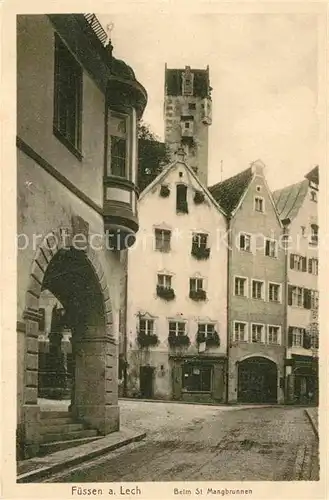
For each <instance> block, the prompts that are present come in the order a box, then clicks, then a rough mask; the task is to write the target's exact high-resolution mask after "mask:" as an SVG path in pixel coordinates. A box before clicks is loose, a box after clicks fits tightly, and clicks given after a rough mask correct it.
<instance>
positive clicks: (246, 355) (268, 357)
mask: <svg viewBox="0 0 329 500" xmlns="http://www.w3.org/2000/svg"><path fill="white" fill-rule="evenodd" d="M248 358H265V359H268V360H269V361H272V362H273V363H275V364H276V365H277V362H276V361H275V359H274V358H272V357H271V356H268V354H263V353H262V352H255V353H252V354H251V353H249V354H245V355H244V356H241V358H240V359H238V360H237V361H236V364H239V363H242V361H245V360H246V359H248Z"/></svg>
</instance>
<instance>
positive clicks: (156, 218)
mask: <svg viewBox="0 0 329 500" xmlns="http://www.w3.org/2000/svg"><path fill="white" fill-rule="evenodd" d="M139 216H140V221H141V227H140V230H139V232H138V236H137V240H136V244H135V245H134V246H133V247H131V248H130V249H129V250H128V296H127V338H126V346H127V361H128V366H127V371H126V377H127V379H126V395H127V396H130V397H142V398H155V399H174V400H184V401H208V402H209V401H213V402H215V401H217V402H225V397H226V376H225V374H226V350H227V345H226V338H227V333H226V321H227V319H226V313H227V302H226V301H227V287H226V285H227V278H226V273H227V247H226V244H225V236H226V219H225V215H224V214H223V212H222V210H221V209H220V208H219V206H218V205H217V204H216V202H215V201H214V200H213V198H212V197H211V195H210V193H209V192H208V191H207V189H205V188H204V187H203V185H202V184H201V183H200V181H199V180H198V178H197V176H196V175H195V174H194V172H193V171H192V169H191V168H190V167H189V166H188V165H187V163H185V161H184V159H183V155H180V156H179V157H178V159H176V160H175V161H174V162H173V163H172V164H170V165H169V166H168V167H167V168H166V169H165V170H164V171H163V172H162V173H161V174H160V175H159V176H158V177H157V178H156V179H155V180H154V181H153V182H152V183H151V184H150V185H149V186H148V187H147V188H146V189H145V190H144V191H143V193H142V194H141V197H140V201H139ZM221 238H222V240H221Z"/></svg>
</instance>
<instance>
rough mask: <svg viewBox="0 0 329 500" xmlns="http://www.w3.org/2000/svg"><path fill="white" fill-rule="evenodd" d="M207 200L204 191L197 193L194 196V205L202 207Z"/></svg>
mask: <svg viewBox="0 0 329 500" xmlns="http://www.w3.org/2000/svg"><path fill="white" fill-rule="evenodd" d="M204 200H205V197H204V193H203V192H202V191H195V194H194V203H195V204H196V205H201V203H203V202H204Z"/></svg>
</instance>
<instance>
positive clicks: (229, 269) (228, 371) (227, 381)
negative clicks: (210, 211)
mask: <svg viewBox="0 0 329 500" xmlns="http://www.w3.org/2000/svg"><path fill="white" fill-rule="evenodd" d="M230 227H231V219H230V216H228V217H227V224H226V229H227V238H228V241H227V269H226V279H227V285H226V289H227V291H226V394H225V402H226V404H227V403H228V400H229V374H230V370H229V368H230V366H229V359H230V324H231V314H230V295H231V277H230V272H231V258H232V252H231V250H230V248H231V242H232V239H231V234H230Z"/></svg>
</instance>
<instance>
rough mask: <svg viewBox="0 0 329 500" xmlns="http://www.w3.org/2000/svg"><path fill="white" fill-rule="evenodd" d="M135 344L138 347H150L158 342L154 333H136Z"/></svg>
mask: <svg viewBox="0 0 329 500" xmlns="http://www.w3.org/2000/svg"><path fill="white" fill-rule="evenodd" d="M137 342H138V344H139V346H140V347H152V346H156V345H157V344H158V342H159V339H158V336H157V335H155V333H149V334H146V333H142V332H138V335H137Z"/></svg>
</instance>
